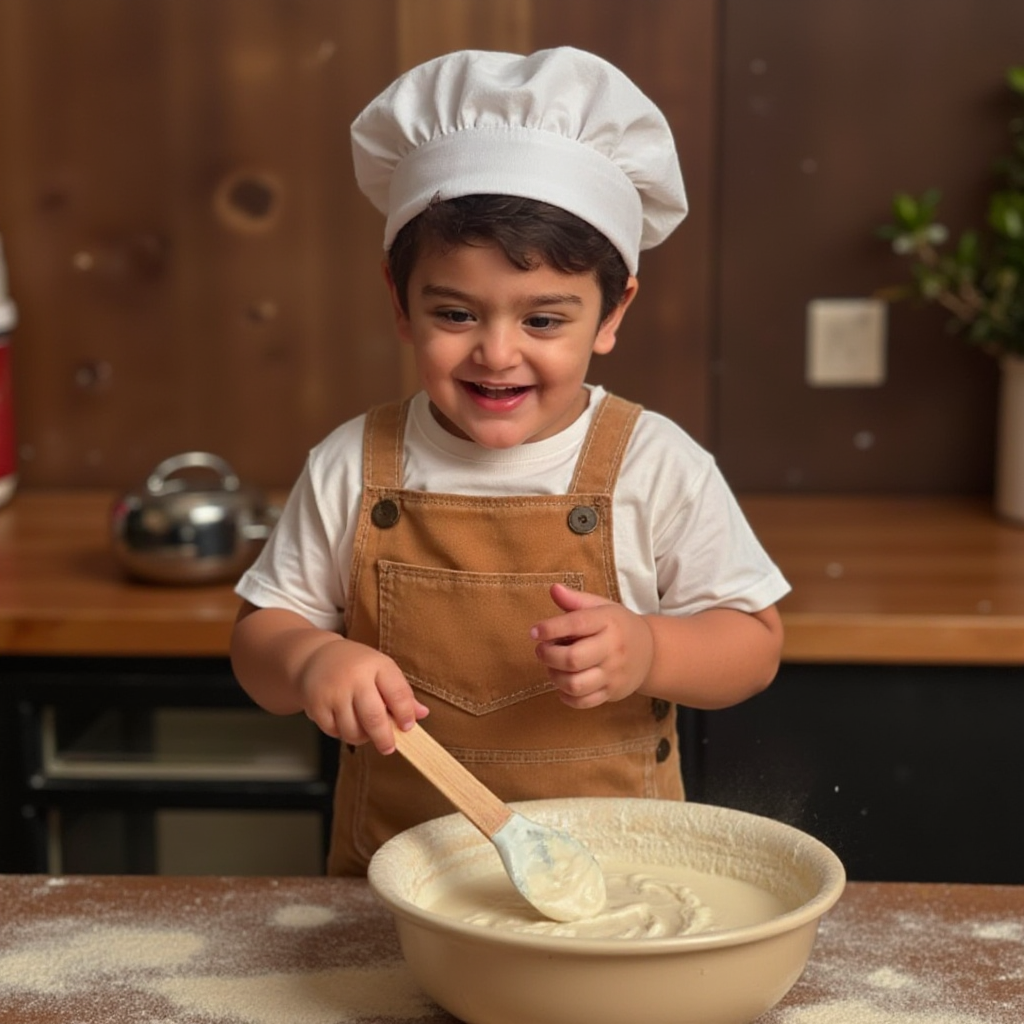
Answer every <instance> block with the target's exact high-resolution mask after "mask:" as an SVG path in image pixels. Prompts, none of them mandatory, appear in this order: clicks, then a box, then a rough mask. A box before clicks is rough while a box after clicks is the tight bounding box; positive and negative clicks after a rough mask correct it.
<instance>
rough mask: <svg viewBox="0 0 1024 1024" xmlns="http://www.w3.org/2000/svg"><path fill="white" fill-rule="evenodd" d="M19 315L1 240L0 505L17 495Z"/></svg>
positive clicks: (0, 240)
mask: <svg viewBox="0 0 1024 1024" xmlns="http://www.w3.org/2000/svg"><path fill="white" fill-rule="evenodd" d="M17 320H18V312H17V309H16V308H15V305H14V303H13V302H12V301H11V297H10V294H9V292H8V289H7V265H6V264H5V263H4V249H3V240H2V239H0V505H4V504H6V503H7V502H8V501H10V500H11V497H12V496H13V495H14V488H15V486H16V485H17V483H18V472H17V471H18V460H17V456H16V454H15V445H14V380H13V371H12V367H11V332H12V331H13V330H14V325H15V324H16V323H17Z"/></svg>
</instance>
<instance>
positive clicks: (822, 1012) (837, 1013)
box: [782, 999, 990, 1024]
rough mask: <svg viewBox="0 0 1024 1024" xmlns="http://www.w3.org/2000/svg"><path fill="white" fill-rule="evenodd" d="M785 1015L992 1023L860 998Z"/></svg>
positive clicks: (829, 1023)
mask: <svg viewBox="0 0 1024 1024" xmlns="http://www.w3.org/2000/svg"><path fill="white" fill-rule="evenodd" d="M782 1019H783V1020H784V1021H785V1022H786V1024H990V1022H989V1021H987V1020H986V1019H985V1018H982V1017H972V1016H966V1017H965V1016H964V1015H963V1014H959V1013H954V1014H952V1015H950V1014H946V1013H943V1012H942V1011H937V1012H934V1013H933V1012H929V1011H927V1010H926V1011H924V1012H922V1013H916V1012H914V1011H910V1012H904V1011H903V1010H900V1011H898V1012H896V1013H894V1012H893V1011H892V1010H891V1009H890V1010H887V1009H883V1008H881V1007H878V1006H874V1005H872V1004H871V1003H868V1002H863V1001H861V1000H858V999H844V1000H839V1001H837V1002H833V1003H822V1004H820V1005H818V1006H805V1007H799V1008H796V1009H791V1010H787V1011H786V1013H785V1015H784V1016H783V1018H782Z"/></svg>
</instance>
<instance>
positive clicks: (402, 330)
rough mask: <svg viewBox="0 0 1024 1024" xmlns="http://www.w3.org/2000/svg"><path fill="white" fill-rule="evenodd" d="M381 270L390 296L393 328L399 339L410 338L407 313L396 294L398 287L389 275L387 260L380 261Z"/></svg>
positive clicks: (406, 339)
mask: <svg viewBox="0 0 1024 1024" xmlns="http://www.w3.org/2000/svg"><path fill="white" fill-rule="evenodd" d="M380 269H381V272H382V273H383V275H384V283H385V284H386V285H387V288H388V295H390V296H391V311H392V313H393V314H394V317H395V329H396V330H397V332H398V337H399V339H400V340H401V341H409V340H410V330H411V326H412V325H411V324H410V323H409V314H408V313H406V311H405V310H404V309H403V308H402V300H401V299H400V298H399V295H398V287H397V286H396V285H395V280H394V278H393V277H392V276H391V270H390V268H389V267H388V261H387V260H384V262H383V263H381V267H380Z"/></svg>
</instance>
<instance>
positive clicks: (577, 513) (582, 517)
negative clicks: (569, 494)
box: [569, 505, 597, 534]
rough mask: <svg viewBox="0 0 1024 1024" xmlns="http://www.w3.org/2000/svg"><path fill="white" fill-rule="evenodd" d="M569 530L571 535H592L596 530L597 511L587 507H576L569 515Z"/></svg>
mask: <svg viewBox="0 0 1024 1024" xmlns="http://www.w3.org/2000/svg"><path fill="white" fill-rule="evenodd" d="M569 529H570V530H572V532H573V533H579V534H584V533H593V531H594V530H596V529H597V511H596V510H595V509H592V508H591V507H590V506H589V505H577V506H576V507H575V508H574V509H573V510H572V511H571V512H570V513H569Z"/></svg>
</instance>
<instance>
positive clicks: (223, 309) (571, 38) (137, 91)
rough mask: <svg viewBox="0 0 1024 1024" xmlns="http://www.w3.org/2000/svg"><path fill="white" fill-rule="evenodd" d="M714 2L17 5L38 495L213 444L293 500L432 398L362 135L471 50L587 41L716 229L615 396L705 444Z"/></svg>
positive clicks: (690, 245) (649, 305) (23, 280)
mask: <svg viewBox="0 0 1024 1024" xmlns="http://www.w3.org/2000/svg"><path fill="white" fill-rule="evenodd" d="M714 7H715V3H714V0H700V2H693V3H687V4H673V3H668V2H662V0H657V2H652V3H651V4H650V5H649V8H648V12H647V14H646V15H645V17H643V18H631V19H623V17H622V8H621V5H620V4H619V3H618V2H616V0H574V2H571V3H564V4H562V3H559V4H551V3H547V2H544V0H488V2H487V3H481V2H478V0H375V2H373V3H365V2H359V3H357V2H355V0H147V2H146V3H138V2H137V0H47V2H46V3H36V2H34V0H3V3H0V233H2V235H3V238H4V241H5V245H6V249H7V255H8V260H9V263H10V273H11V286H12V289H13V293H14V295H15V298H16V300H17V302H18V305H19V308H20V310H21V322H20V324H19V326H18V329H17V332H16V335H15V339H14V342H15V344H14V373H15V400H16V417H17V427H18V436H19V441H20V451H21V473H22V479H23V481H24V483H25V484H26V485H27V486H30V487H32V486H39V487H83V488H85V487H128V486H131V485H134V484H136V483H137V482H139V481H140V480H141V479H142V478H143V477H144V476H145V475H146V474H147V473H148V472H149V470H150V469H152V467H153V466H154V465H156V463H157V462H159V461H160V460H161V459H163V458H165V457H167V456H168V455H171V454H174V453H176V452H181V451H187V450H190V449H200V450H209V451H213V452H215V453H217V454H219V455H221V456H222V457H224V458H226V459H228V461H229V462H231V463H232V465H233V466H234V467H235V469H236V470H237V471H238V473H239V474H240V476H241V477H242V478H243V479H244V480H247V481H250V482H252V483H254V484H259V485H262V486H266V487H284V486H288V485H290V484H291V482H292V481H293V480H294V478H295V476H296V475H297V473H298V472H299V469H300V468H301V466H302V463H303V460H304V458H305V455H306V452H307V451H308V449H309V448H310V447H311V446H312V445H313V444H315V443H316V442H317V441H319V440H320V439H321V438H322V437H324V436H325V435H326V434H327V433H328V432H329V431H330V430H331V429H333V428H334V427H335V426H336V425H337V424H338V423H340V422H342V421H344V420H346V419H348V418H350V417H352V416H355V415H357V414H359V413H360V412H362V411H364V410H365V409H366V408H367V407H368V406H369V405H371V404H373V403H376V402H380V401H385V400H388V399H391V398H395V397H399V396H400V395H402V394H405V393H407V392H409V391H411V390H412V389H413V388H414V387H415V374H414V371H413V367H412V363H411V360H410V359H409V354H408V352H407V351H405V349H404V346H401V345H399V343H398V342H397V341H396V340H395V336H394V331H393V324H392V314H391V310H390V306H389V303H388V300H387V295H386V292H385V289H384V286H383V282H382V279H381V273H380V264H381V260H382V256H383V253H382V248H381V243H382V237H383V218H382V217H381V215H380V214H378V213H377V211H375V210H374V209H373V208H372V207H371V205H370V203H369V202H368V201H367V200H366V199H365V198H364V197H363V196H362V195H361V194H360V193H359V191H358V189H357V188H356V185H355V181H354V177H353V173H352V168H351V155H350V144H349V136H348V127H349V124H350V122H351V120H352V119H353V118H354V117H355V116H356V114H357V113H358V112H359V111H360V110H361V109H362V107H363V106H364V105H365V104H366V103H367V102H368V101H369V100H370V99H372V98H373V97H374V96H375V95H376V94H377V93H378V92H379V91H380V90H382V89H383V88H384V87H385V86H386V85H387V84H388V83H389V82H390V81H391V80H392V79H393V78H394V77H395V76H396V75H397V74H398V73H400V72H401V71H403V70H406V69H407V68H408V67H410V66H412V65H413V64H415V63H417V62H419V61H421V60H425V59H428V58H430V57H433V56H436V55H438V54H440V53H443V52H447V51H449V50H452V49H456V48H459V47H478V48H492V49H505V50H516V51H529V50H531V49H535V48H539V47H541V46H547V45H553V44H557V43H575V44H576V45H582V46H588V47H591V48H593V49H595V50H597V52H599V53H602V54H603V55H604V56H607V57H609V58H610V59H612V60H615V61H618V62H620V63H621V64H622V66H623V68H624V70H625V71H626V72H627V73H628V74H631V75H633V76H634V77H635V78H636V79H637V80H638V82H639V83H640V84H641V86H642V87H644V88H646V89H647V90H648V91H649V92H650V94H651V96H652V97H653V98H654V99H655V100H656V101H657V102H659V103H660V104H662V105H663V106H664V107H665V109H666V112H667V113H668V115H669V118H670V120H671V121H672V124H673V128H674V129H675V130H676V132H677V135H678V137H679V144H680V150H681V152H683V153H684V156H685V163H686V171H687V177H688V181H689V182H690V183H691V199H692V201H693V206H694V210H695V213H694V216H693V219H692V220H691V222H690V223H688V224H687V225H686V226H685V232H681V233H680V234H679V240H678V241H677V240H676V239H673V240H672V241H671V242H670V243H669V244H668V245H667V246H666V247H665V249H664V252H658V253H656V254H652V255H651V256H650V257H649V259H645V265H644V270H643V274H644V293H643V298H642V299H641V300H640V301H639V302H638V303H637V304H635V306H634V309H633V310H631V311H630V315H629V318H628V325H627V327H625V328H624V329H623V332H622V340H621V343H620V346H619V350H618V351H617V352H616V353H615V354H613V355H612V356H610V357H609V358H608V362H607V363H606V364H605V365H602V366H600V367H595V379H601V380H602V381H604V382H606V383H608V384H609V385H610V386H612V387H613V389H614V390H617V391H621V392H622V393H624V394H628V396H629V397H631V398H633V399H635V400H638V401H641V402H644V403H646V404H648V405H650V406H652V407H654V408H657V409H659V410H660V411H662V412H665V413H667V414H669V415H672V416H674V417H676V418H677V419H679V420H680V421H681V422H683V423H684V424H685V425H687V426H688V427H689V428H690V429H692V430H693V432H694V433H695V434H696V435H697V436H698V437H699V436H702V435H703V434H704V433H705V426H706V420H707V415H708V400H707V375H706V363H707V352H708V350H707V337H708V322H709V321H708V316H709V307H710V294H709V275H710V270H709V268H710V266H711V262H710V259H709V258H708V253H707V252H706V247H707V246H708V245H709V242H710V224H711V212H710V211H711V205H710V197H709V196H708V195H707V185H708V183H709V182H710V181H711V179H712V173H711V171H710V165H711V161H712V158H713V153H712V147H711V145H710V144H709V140H710V137H711V126H712V124H713V112H712V107H711V103H712V101H713V92H712V85H713V79H714V52H715V48H714V40H713V29H714V19H713V11H714ZM676 38H678V39H679V40H680V46H681V47H682V50H681V51H680V50H679V48H678V47H676V46H675V45H674V43H673V42H672V41H673V40H674V39H676ZM680 55H682V57H683V58H684V59H679V58H680ZM683 258H685V260H686V263H687V265H688V267H689V269H688V271H687V273H685V274H680V273H679V261H680V259H683Z"/></svg>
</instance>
